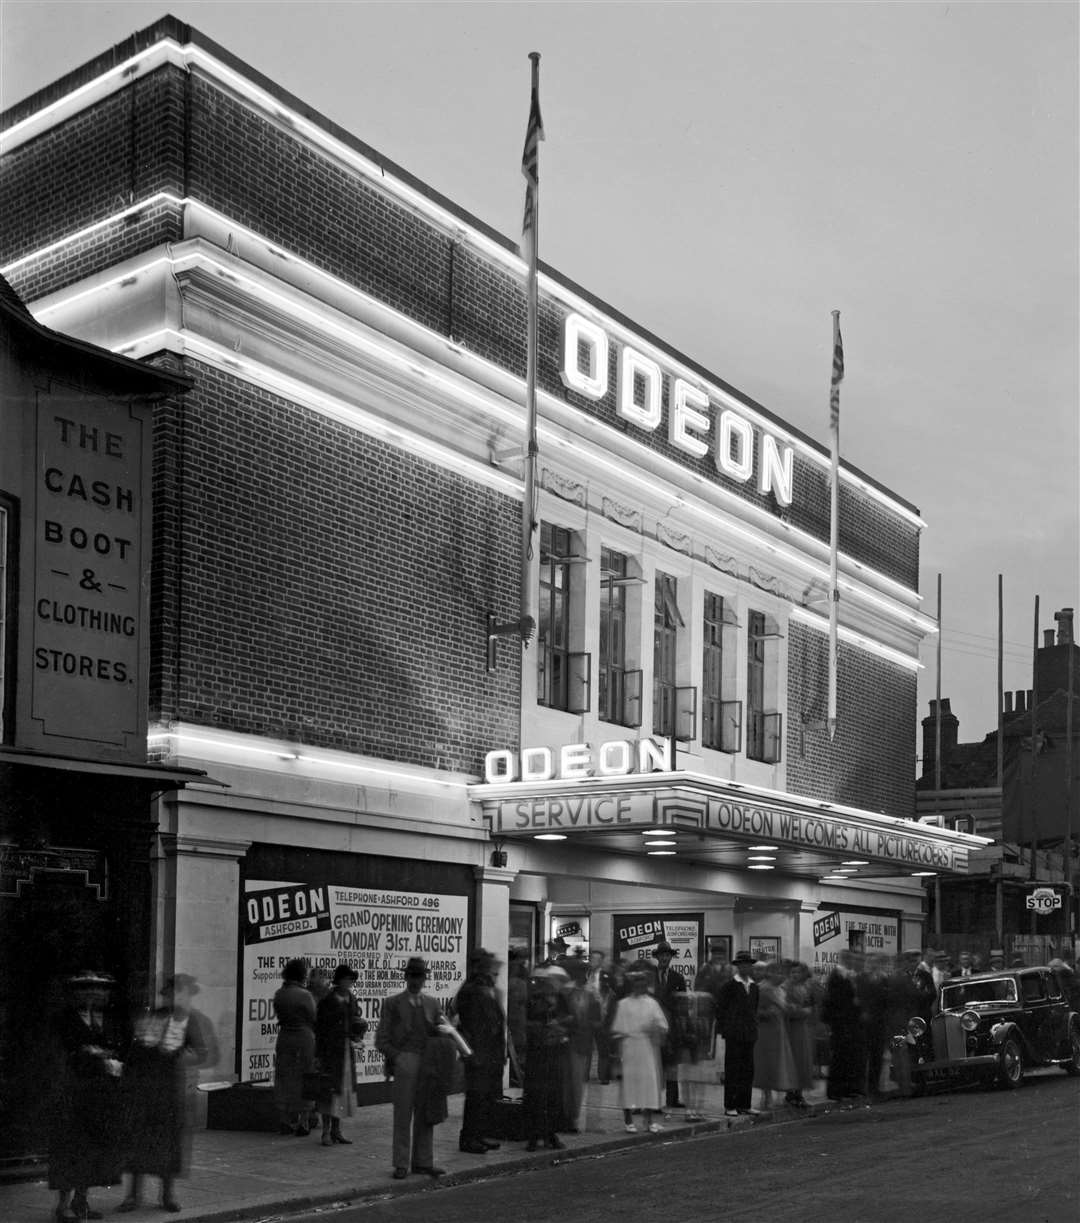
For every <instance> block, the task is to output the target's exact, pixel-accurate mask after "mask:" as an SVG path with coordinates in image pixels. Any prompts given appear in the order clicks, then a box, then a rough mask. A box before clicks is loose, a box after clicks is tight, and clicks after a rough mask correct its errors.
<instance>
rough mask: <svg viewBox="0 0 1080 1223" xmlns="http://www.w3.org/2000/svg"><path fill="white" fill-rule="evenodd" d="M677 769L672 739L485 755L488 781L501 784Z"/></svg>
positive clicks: (525, 749)
mask: <svg viewBox="0 0 1080 1223" xmlns="http://www.w3.org/2000/svg"><path fill="white" fill-rule="evenodd" d="M674 769H675V745H674V741H673V740H671V739H666V738H663V737H661V736H656V737H655V738H650V739H636V740H634V739H609V740H607V741H606V742H604V743H601V744H599V745H598V746H597V747H595V748H594V747H593V746H592V745H591V744H589V743H567V744H564V745H563V746H562V747H559V748H550V747H524V748H522V749H521V751H520V752H513V751H510V750H509V749H506V748H500V749H498V750H497V751H493V752H488V754H487V755H486V756H485V757H484V781H486V782H487V783H488V785H500V784H502V783H505V782H508V781H553V780H555V779H557V778H563V779H569V778H581V777H624V776H626V774H628V773H652V772H656V771H660V772H664V773H670V772H673V771H674Z"/></svg>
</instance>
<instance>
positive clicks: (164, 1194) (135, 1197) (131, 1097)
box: [117, 972, 217, 1211]
mask: <svg viewBox="0 0 1080 1223" xmlns="http://www.w3.org/2000/svg"><path fill="white" fill-rule="evenodd" d="M198 992H199V985H198V982H197V981H196V980H195V978H194V977H190V976H188V974H187V973H183V972H178V973H177V974H176V975H175V976H174V977H172V978H170V979H169V980H168V981H166V983H165V984H164V986H162V989H161V996H162V998H163V999H164V1005H163V1006H160V1007H158V1009H157V1010H155V1011H151V1012H149V1013H148V1014H146V1015H144V1016H143V1017H142V1018H141V1019H140V1020H139V1021H138V1022H137V1023H136V1025H135V1039H134V1041H133V1042H132V1046H131V1052H130V1053H129V1054H128V1058H127V1063H126V1065H125V1068H124V1095H125V1097H126V1100H127V1120H128V1141H127V1159H126V1161H125V1167H126V1170H127V1171H128V1172H130V1173H131V1188H130V1190H129V1192H128V1194H127V1196H126V1197H125V1198H124V1200H123V1201H122V1202H121V1203H120V1205H119V1206H118V1207H117V1209H118V1210H121V1211H132V1210H136V1209H138V1206H139V1197H140V1193H141V1190H142V1182H143V1177H144V1176H146V1175H148V1174H149V1175H150V1176H160V1177H161V1205H162V1206H163V1207H164V1208H165V1209H166V1210H172V1211H176V1210H179V1209H180V1204H179V1202H177V1200H176V1196H175V1194H174V1191H173V1187H174V1184H175V1181H176V1177H177V1176H179V1175H180V1174H181V1173H182V1172H183V1171H184V1169H185V1168H186V1167H187V1163H188V1156H189V1154H190V1151H189V1141H188V1139H189V1135H190V1133H191V1120H192V1117H191V1114H192V1112H193V1105H194V1097H193V1096H192V1094H191V1092H190V1091H189V1090H188V1089H189V1087H192V1086H193V1084H191V1083H190V1082H189V1077H190V1076H189V1072H191V1071H194V1070H196V1069H197V1068H198V1067H199V1066H205V1065H208V1064H212V1063H213V1062H216V1061H217V1040H216V1038H215V1037H214V1030H213V1027H212V1026H211V1024H210V1021H209V1020H208V1019H207V1018H206V1016H205V1015H202V1014H201V1013H200V1012H199V1011H196V1010H195V1009H194V1007H193V1006H192V1005H191V999H192V998H193V997H194V996H195V995H196V994H197V993H198Z"/></svg>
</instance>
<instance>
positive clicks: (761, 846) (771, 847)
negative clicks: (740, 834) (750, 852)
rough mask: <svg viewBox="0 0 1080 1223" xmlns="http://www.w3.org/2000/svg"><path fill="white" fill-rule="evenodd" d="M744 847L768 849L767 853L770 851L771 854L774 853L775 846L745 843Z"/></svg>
mask: <svg viewBox="0 0 1080 1223" xmlns="http://www.w3.org/2000/svg"><path fill="white" fill-rule="evenodd" d="M746 848H747V849H760V850H762V851H765V850H767V851H768V852H769V853H771V854H774V853H776V846H775V845H747V847H746Z"/></svg>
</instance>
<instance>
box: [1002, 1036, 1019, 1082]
mask: <svg viewBox="0 0 1080 1223" xmlns="http://www.w3.org/2000/svg"><path fill="white" fill-rule="evenodd" d="M1023 1078H1024V1055H1023V1053H1022V1052H1021V1051H1020V1042H1019V1041H1018V1040H1017V1039H1016V1038H1015V1037H1014V1036H1009V1037H1007V1038H1006V1040H1005V1042H1004V1044H1003V1045H1002V1046H1001V1052H1000V1053H999V1054H998V1082H999V1083H1000V1084H1001V1086H1002V1087H1007V1088H1009V1089H1010V1090H1012V1089H1013V1088H1016V1087H1019V1086H1020V1083H1021V1082H1022V1080H1023Z"/></svg>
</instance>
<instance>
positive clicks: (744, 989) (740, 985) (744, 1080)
mask: <svg viewBox="0 0 1080 1223" xmlns="http://www.w3.org/2000/svg"><path fill="white" fill-rule="evenodd" d="M732 964H733V966H734V968H735V975H734V976H733V977H732V978H731V980H730V981H728V982H727V983H726V984H725V985H722V986H721V987H720V991H719V994H718V995H717V1003H716V1026H717V1027H718V1028H719V1029H720V1035H721V1036H722V1037H723V1038H724V1114H725V1116H728V1117H736V1116H738V1115H739V1114H740V1113H741V1114H744V1115H746V1114H748V1115H753V1114H754V1113H756V1111H757V1110H756V1109H754V1108H751V1107H750V1106H751V1103H752V1100H753V1094H754V1045H755V1044H756V1043H757V1035H758V1020H757V1011H758V987H757V982H756V981H755V980H754V977H753V967H754V957H753V956H752V955H751V954H750V952H749V951H740V952H738V953H737V954H736V956H735V959H734V960H733V961H732Z"/></svg>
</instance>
